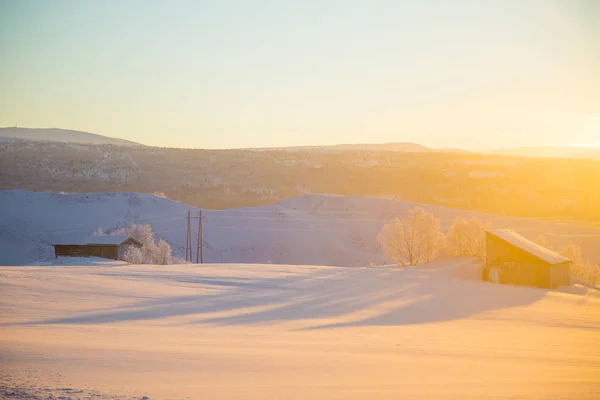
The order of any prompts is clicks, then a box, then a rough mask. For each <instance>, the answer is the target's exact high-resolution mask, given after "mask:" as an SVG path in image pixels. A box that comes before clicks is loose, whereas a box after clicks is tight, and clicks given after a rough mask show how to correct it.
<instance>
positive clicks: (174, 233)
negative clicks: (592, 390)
mask: <svg viewBox="0 0 600 400" xmlns="http://www.w3.org/2000/svg"><path fill="white" fill-rule="evenodd" d="M0 205H1V207H2V213H1V214H0V265H22V264H26V263H31V262H35V261H37V260H43V259H47V258H51V257H52V256H53V249H52V243H56V242H66V241H76V240H78V239H81V238H82V237H87V236H89V235H90V234H92V233H93V232H94V231H95V230H96V229H98V228H102V229H103V230H104V231H105V232H110V231H111V230H114V229H118V228H122V227H125V226H127V225H129V224H140V223H142V224H145V223H148V224H151V225H152V227H153V229H154V231H155V233H156V236H157V239H160V238H162V239H165V240H167V241H168V242H169V243H170V244H171V245H172V247H173V249H174V255H176V256H180V257H181V256H183V255H184V248H185V242H186V220H185V217H186V215H187V211H188V210H191V212H192V215H193V216H196V215H198V209H196V208H194V207H190V206H188V205H185V204H181V203H177V202H174V201H170V200H167V199H164V198H161V197H157V196H153V195H149V194H139V193H90V194H52V193H41V192H24V191H0ZM414 205H415V204H414V203H408V202H401V201H395V200H388V199H379V198H370V197H342V196H325V195H306V196H300V197H296V198H292V199H288V200H283V201H280V202H278V203H275V204H273V205H270V206H263V207H253V208H244V209H232V210H224V211H216V210H215V211H204V220H203V235H204V237H203V249H204V261H205V262H219V263H240V262H241V263H273V264H307V265H338V266H364V265H369V264H370V263H373V264H382V263H386V262H389V260H387V259H386V258H385V256H384V255H383V253H382V251H381V249H380V247H379V245H378V243H377V240H376V237H377V234H378V233H379V232H380V231H381V228H382V226H383V224H385V223H386V222H387V221H389V220H391V219H393V218H394V217H395V216H402V215H404V214H405V213H406V212H407V211H408V210H409V209H410V208H412V207H414ZM424 207H425V208H426V209H428V210H430V211H433V212H434V213H435V214H436V215H437V216H438V217H439V218H441V220H442V225H443V228H444V229H447V228H448V226H449V225H450V223H451V222H452V220H453V219H454V218H455V217H457V216H464V217H470V216H477V217H479V218H482V219H490V220H492V221H493V224H494V226H495V227H497V228H510V229H514V230H516V231H517V232H519V233H521V234H523V235H525V236H527V237H529V238H532V239H535V238H536V237H537V236H538V235H539V234H544V235H546V236H547V238H548V241H549V242H550V243H552V244H555V245H561V244H564V243H567V242H573V243H577V244H579V245H580V246H582V248H583V249H584V254H586V257H587V258H590V259H592V260H595V261H600V260H599V259H600V253H599V251H600V249H599V248H598V246H597V245H596V243H597V241H598V240H600V230H599V229H593V228H583V227H578V226H571V225H565V224H555V223H548V222H543V221H535V220H528V219H519V218H511V217H502V216H497V215H482V214H477V213H472V212H466V211H461V210H456V209H451V208H444V207H433V206H424ZM197 223H198V220H197V219H196V220H193V221H192V231H193V243H194V244H195V243H196V232H197ZM194 253H195V248H194Z"/></svg>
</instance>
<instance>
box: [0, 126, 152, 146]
mask: <svg viewBox="0 0 600 400" xmlns="http://www.w3.org/2000/svg"><path fill="white" fill-rule="evenodd" d="M0 138H15V139H20V140H43V141H49V142H65V143H90V144H114V145H118V146H141V145H140V144H139V143H135V142H132V141H129V140H125V139H118V138H113V137H108V136H103V135H98V134H96V133H89V132H82V131H74V130H71V129H58V128H17V127H6V128H0Z"/></svg>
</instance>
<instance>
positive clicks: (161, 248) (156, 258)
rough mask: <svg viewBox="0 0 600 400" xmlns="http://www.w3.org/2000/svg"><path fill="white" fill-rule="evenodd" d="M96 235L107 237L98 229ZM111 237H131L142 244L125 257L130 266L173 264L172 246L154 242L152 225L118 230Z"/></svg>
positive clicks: (127, 252)
mask: <svg viewBox="0 0 600 400" xmlns="http://www.w3.org/2000/svg"><path fill="white" fill-rule="evenodd" d="M94 235H96V236H103V235H106V233H104V232H103V231H102V229H98V230H97V231H96V232H95V233H94ZM110 235H127V236H131V237H132V238H134V239H135V240H137V241H138V242H140V243H141V244H142V247H141V248H138V247H133V246H131V247H129V248H128V249H127V250H126V251H125V254H124V255H123V257H122V258H123V261H126V262H128V263H130V264H158V265H168V264H172V263H173V258H172V256H171V246H170V245H169V243H167V242H166V241H165V240H163V239H160V240H159V241H158V242H155V240H154V232H153V231H152V227H151V226H150V225H131V226H130V227H129V228H123V229H117V230H115V231H112V232H111V233H110Z"/></svg>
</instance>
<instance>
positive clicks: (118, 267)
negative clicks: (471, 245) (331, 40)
mask: <svg viewBox="0 0 600 400" xmlns="http://www.w3.org/2000/svg"><path fill="white" fill-rule="evenodd" d="M80 261H81V262H82V263H84V264H88V265H84V266H74V265H71V264H72V263H69V265H57V266H50V265H49V264H48V263H46V265H43V266H28V267H2V268H0V293H1V296H0V376H1V379H0V397H3V396H4V397H5V398H21V399H34V398H36V399H37V398H44V399H45V398H50V397H49V396H50V395H52V396H54V398H63V399H84V398H85V399H88V398H110V399H117V398H119V399H140V398H142V396H148V398H150V399H184V398H188V399H261V400H262V399H400V398H408V399H460V400H465V399H578V400H585V399H597V398H598V393H600V380H599V379H598V377H600V299H599V298H598V296H597V292H592V291H590V290H588V289H585V288H582V287H579V286H572V287H567V288H563V292H560V291H558V292H556V291H547V290H542V289H534V288H524V287H512V286H506V285H492V284H489V283H486V282H481V281H478V280H477V279H476V278H477V275H478V271H477V268H478V267H477V265H475V264H473V262H472V261H470V260H454V261H446V262H438V263H434V264H432V265H430V266H428V267H420V268H415V269H410V270H402V271H400V270H397V269H392V268H385V267H380V268H340V267H319V266H289V265H241V264H230V265H218V264H210V265H202V266H200V265H172V266H147V265H141V266H132V265H124V264H122V263H112V262H107V261H104V262H103V263H102V264H98V263H97V260H95V261H94V260H86V259H81V260H80ZM35 396H38V397H35ZM61 396H62V397H61Z"/></svg>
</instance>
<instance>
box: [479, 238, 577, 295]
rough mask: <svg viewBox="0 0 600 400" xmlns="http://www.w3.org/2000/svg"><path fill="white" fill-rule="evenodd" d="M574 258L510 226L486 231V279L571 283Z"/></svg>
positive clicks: (546, 284)
mask: <svg viewBox="0 0 600 400" xmlns="http://www.w3.org/2000/svg"><path fill="white" fill-rule="evenodd" d="M570 273H571V260H569V259H568V258H566V257H563V256H561V255H560V254H558V253H556V252H554V251H552V250H549V249H547V248H545V247H543V246H540V245H539V244H537V243H534V242H532V241H531V240H528V239H526V238H524V237H523V236H521V235H519V234H517V233H515V232H513V231H510V230H508V229H490V230H488V231H486V265H485V268H484V269H483V279H484V280H488V281H491V282H495V283H508V284H513V285H524V286H535V287H541V288H551V289H554V288H556V287H558V286H562V285H568V284H570Z"/></svg>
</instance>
